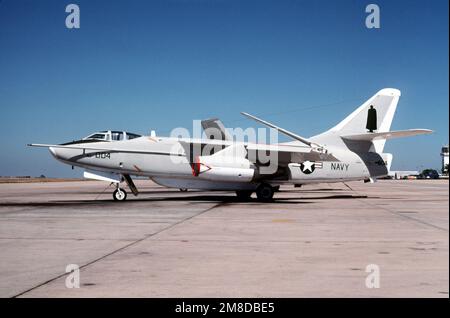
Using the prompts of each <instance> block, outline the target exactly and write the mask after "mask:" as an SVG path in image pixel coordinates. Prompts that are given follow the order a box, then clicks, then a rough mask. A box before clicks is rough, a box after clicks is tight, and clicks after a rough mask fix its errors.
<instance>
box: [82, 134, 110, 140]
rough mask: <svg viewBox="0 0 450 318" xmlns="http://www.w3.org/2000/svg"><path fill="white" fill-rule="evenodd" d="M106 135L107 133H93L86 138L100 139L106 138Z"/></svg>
mask: <svg viewBox="0 0 450 318" xmlns="http://www.w3.org/2000/svg"><path fill="white" fill-rule="evenodd" d="M105 137H106V135H105V134H92V135H90V136H87V137H86V139H100V140H105Z"/></svg>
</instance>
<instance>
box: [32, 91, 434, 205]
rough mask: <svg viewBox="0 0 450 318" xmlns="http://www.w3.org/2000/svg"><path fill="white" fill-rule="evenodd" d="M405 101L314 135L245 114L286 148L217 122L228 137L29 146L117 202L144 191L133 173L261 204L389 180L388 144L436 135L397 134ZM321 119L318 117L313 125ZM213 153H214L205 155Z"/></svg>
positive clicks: (375, 107) (120, 138) (123, 137)
mask: <svg viewBox="0 0 450 318" xmlns="http://www.w3.org/2000/svg"><path fill="white" fill-rule="evenodd" d="M399 98H400V91H399V90H397V89H392V88H386V89H382V90H380V91H379V92H378V93H376V94H375V95H374V96H373V97H371V98H370V99H369V100H367V101H366V102H365V103H364V104H362V105H361V106H360V107H358V108H357V109H356V110H355V111H353V112H352V113H351V114H350V115H348V116H347V117H346V118H345V119H344V120H342V121H341V122H340V123H339V124H337V125H336V126H334V127H333V128H331V129H329V130H327V131H325V132H323V133H321V134H319V135H316V136H313V137H310V138H304V137H302V136H299V135H297V134H296V133H294V132H291V131H288V130H286V129H283V128H281V127H278V126H276V125H274V124H271V123H269V122H267V121H264V120H262V119H259V118H257V117H255V116H253V115H250V114H247V113H242V114H243V115H244V116H246V117H248V118H250V119H253V120H255V121H257V122H259V123H261V124H263V125H266V126H268V127H270V128H273V129H275V130H277V131H278V132H280V133H282V134H285V135H287V136H289V137H290V138H292V139H294V141H290V142H283V143H273V144H262V143H252V142H238V141H235V140H233V139H230V138H229V137H228V136H227V135H226V134H225V132H224V131H223V130H224V128H223V125H222V124H221V123H220V122H219V121H218V120H215V119H211V120H206V121H204V122H203V125H202V126H203V128H204V129H205V130H210V129H211V130H216V131H218V132H223V133H222V134H218V135H220V136H218V138H209V139H191V138H178V137H177V138H175V137H160V136H152V135H150V136H139V135H136V134H131V133H128V132H122V131H101V132H98V133H95V134H92V135H89V136H88V137H86V138H83V139H82V140H78V141H73V142H69V143H65V144H62V145H56V144H30V146H36V147H46V148H49V150H50V153H51V154H52V155H53V156H54V157H55V158H56V159H57V160H59V161H61V162H63V163H65V164H68V165H71V166H78V167H81V168H84V169H85V173H84V176H85V177H86V178H90V179H96V180H102V181H106V182H111V183H114V184H115V185H116V190H115V191H114V193H113V198H114V200H117V201H123V200H125V199H126V197H127V193H126V192H125V190H124V189H122V188H120V183H121V182H122V181H125V182H126V183H127V185H128V187H129V188H130V190H131V192H132V193H133V194H134V195H137V194H138V189H137V188H136V186H135V184H134V182H133V180H132V178H131V176H145V177H150V178H151V179H152V180H153V181H154V182H156V183H158V184H160V185H163V186H166V187H174V188H179V189H202V190H222V191H226V190H228V191H236V194H237V196H238V197H239V198H240V199H243V200H245V199H249V198H250V196H251V195H252V193H253V192H256V196H257V198H258V199H259V200H261V201H270V200H271V199H272V197H273V195H274V192H276V191H277V189H278V187H279V186H280V185H282V184H311V183H323V182H325V183H328V182H343V181H351V180H365V181H373V179H376V178H379V177H383V176H387V175H388V174H389V170H390V166H391V162H392V154H390V153H384V152H383V149H384V145H385V143H386V140H388V139H391V138H400V137H407V136H415V135H421V134H429V133H431V132H432V131H431V130H428V129H409V130H400V131H391V130H390V127H391V123H392V120H393V118H394V113H395V110H396V108H397V103H398V101H399ZM168 111H171V110H170V109H168ZM320 119H321V116H320V114H317V115H316V116H314V117H312V118H311V119H310V120H315V121H316V120H317V121H318V120H320ZM213 128H215V129H213ZM208 149H209V150H211V151H210V152H207V151H205V150H208ZM205 152H206V153H205ZM264 154H270V155H273V156H274V157H275V159H276V160H274V161H273V163H274V164H273V165H274V167H272V168H274V169H272V170H270V171H268V170H267V169H266V167H267V165H268V164H271V163H272V161H270V162H264V160H261V158H263V159H264ZM431 176H434V174H431V175H430V177H431Z"/></svg>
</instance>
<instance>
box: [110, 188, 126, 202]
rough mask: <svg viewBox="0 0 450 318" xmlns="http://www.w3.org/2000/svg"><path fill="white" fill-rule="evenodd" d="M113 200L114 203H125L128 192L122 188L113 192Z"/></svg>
mask: <svg viewBox="0 0 450 318" xmlns="http://www.w3.org/2000/svg"><path fill="white" fill-rule="evenodd" d="M113 198H114V201H125V200H126V198H127V192H126V191H125V190H124V189H122V188H118V189H116V190H115V191H114V192H113Z"/></svg>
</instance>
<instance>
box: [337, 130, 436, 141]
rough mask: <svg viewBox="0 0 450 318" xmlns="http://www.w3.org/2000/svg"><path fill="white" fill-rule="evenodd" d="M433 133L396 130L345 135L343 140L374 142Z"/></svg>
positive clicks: (430, 131)
mask: <svg viewBox="0 0 450 318" xmlns="http://www.w3.org/2000/svg"><path fill="white" fill-rule="evenodd" d="M432 132H433V131H432V130H429V129H408V130H395V131H387V132H379V133H365V134H355V135H344V136H341V138H344V139H348V140H358V141H372V140H382V139H392V138H401V137H409V136H416V135H424V134H431V133H432Z"/></svg>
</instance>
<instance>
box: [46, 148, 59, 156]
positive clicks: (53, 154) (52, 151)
mask: <svg viewBox="0 0 450 318" xmlns="http://www.w3.org/2000/svg"><path fill="white" fill-rule="evenodd" d="M48 150H49V151H50V153H51V154H52V156H53V157H55V158H58V155H57V154H56V149H55V148H54V147H49V148H48Z"/></svg>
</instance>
